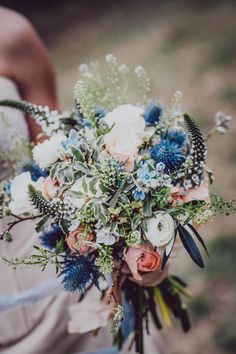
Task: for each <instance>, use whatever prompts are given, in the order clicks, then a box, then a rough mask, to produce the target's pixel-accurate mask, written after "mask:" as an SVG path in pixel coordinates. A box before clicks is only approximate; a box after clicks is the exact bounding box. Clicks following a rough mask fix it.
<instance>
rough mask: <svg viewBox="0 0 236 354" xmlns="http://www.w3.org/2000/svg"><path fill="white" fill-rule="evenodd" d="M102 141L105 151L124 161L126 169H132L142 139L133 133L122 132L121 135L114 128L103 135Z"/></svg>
mask: <svg viewBox="0 0 236 354" xmlns="http://www.w3.org/2000/svg"><path fill="white" fill-rule="evenodd" d="M104 142H105V151H106V153H108V154H109V155H111V156H114V157H116V158H117V159H118V160H119V161H120V162H123V163H125V165H124V167H125V170H126V171H132V170H133V167H134V160H135V158H136V156H137V153H138V146H139V145H141V143H142V140H141V139H140V138H139V137H138V136H137V135H135V134H129V135H126V134H125V132H123V134H122V135H121V134H118V133H117V132H116V130H114V131H111V132H110V133H109V134H107V135H106V136H105V138H104Z"/></svg>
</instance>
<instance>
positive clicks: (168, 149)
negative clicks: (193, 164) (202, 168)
mask: <svg viewBox="0 0 236 354" xmlns="http://www.w3.org/2000/svg"><path fill="white" fill-rule="evenodd" d="M150 156H151V158H152V159H153V160H154V161H156V162H163V163H164V164H165V166H166V170H167V171H174V170H176V168H178V167H179V166H180V165H181V164H182V163H183V162H184V161H185V159H186V156H185V155H184V154H183V153H182V152H181V149H180V147H179V145H178V144H176V143H175V142H173V141H170V140H165V139H163V140H161V142H160V143H159V144H157V145H155V146H153V148H152V149H151V151H150Z"/></svg>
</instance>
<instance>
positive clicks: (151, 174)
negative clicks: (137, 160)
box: [138, 164, 157, 183]
mask: <svg viewBox="0 0 236 354" xmlns="http://www.w3.org/2000/svg"><path fill="white" fill-rule="evenodd" d="M156 175H157V173H156V171H154V170H152V171H150V170H149V168H148V165H147V164H144V165H143V167H142V168H141V169H140V170H139V171H138V177H139V178H140V179H141V180H142V181H143V182H144V183H148V182H150V181H151V180H152V179H153V178H155V177H156Z"/></svg>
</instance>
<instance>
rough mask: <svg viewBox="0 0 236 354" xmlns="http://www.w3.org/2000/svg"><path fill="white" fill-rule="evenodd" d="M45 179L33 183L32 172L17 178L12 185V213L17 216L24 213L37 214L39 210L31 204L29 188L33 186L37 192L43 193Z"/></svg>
mask: <svg viewBox="0 0 236 354" xmlns="http://www.w3.org/2000/svg"><path fill="white" fill-rule="evenodd" d="M44 181H45V179H44V178H43V177H40V178H39V179H38V181H37V182H33V181H32V179H31V175H30V172H23V173H21V174H20V175H18V176H16V177H15V178H14V179H13V181H12V183H11V196H12V201H11V202H10V204H9V208H10V210H11V212H12V213H13V214H15V215H21V214H24V213H30V214H36V213H37V210H36V209H35V208H34V206H33V205H32V203H31V202H30V199H29V195H28V186H29V184H31V185H32V186H34V187H35V188H36V189H37V190H40V191H42V188H43V184H44Z"/></svg>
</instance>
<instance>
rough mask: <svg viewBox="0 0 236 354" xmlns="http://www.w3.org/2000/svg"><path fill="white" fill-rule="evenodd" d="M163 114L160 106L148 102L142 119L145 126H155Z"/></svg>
mask: <svg viewBox="0 0 236 354" xmlns="http://www.w3.org/2000/svg"><path fill="white" fill-rule="evenodd" d="M162 113H163V109H162V107H161V105H160V104H159V105H158V104H156V103H154V102H150V103H149V104H148V106H147V107H146V109H145V112H144V119H145V122H146V124H147V125H155V124H156V123H158V122H159V120H160V118H161V116H162Z"/></svg>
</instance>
